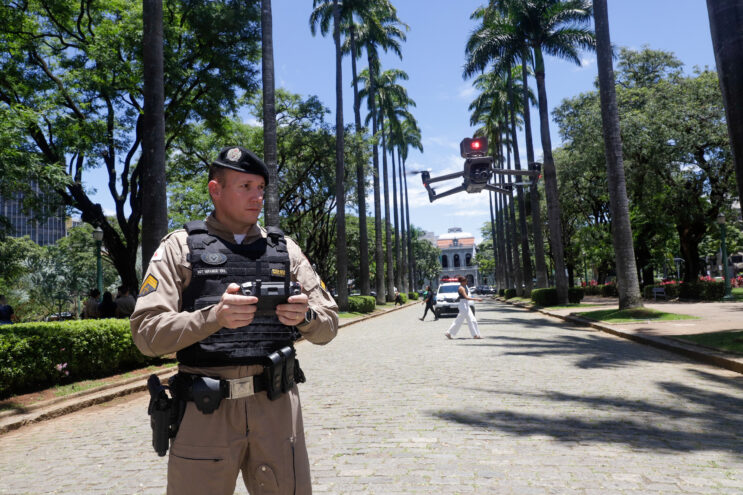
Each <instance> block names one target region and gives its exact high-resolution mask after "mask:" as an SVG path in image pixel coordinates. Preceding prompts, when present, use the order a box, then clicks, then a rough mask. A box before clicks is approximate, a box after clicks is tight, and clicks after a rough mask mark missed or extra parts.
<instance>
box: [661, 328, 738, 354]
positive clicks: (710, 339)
mask: <svg viewBox="0 0 743 495" xmlns="http://www.w3.org/2000/svg"><path fill="white" fill-rule="evenodd" d="M674 338H676V339H681V340H686V341H689V342H692V343H694V344H698V345H703V346H705V347H712V348H713V349H720V350H723V351H728V352H734V353H738V354H743V330H733V331H727V332H714V333H700V334H696V335H674Z"/></svg>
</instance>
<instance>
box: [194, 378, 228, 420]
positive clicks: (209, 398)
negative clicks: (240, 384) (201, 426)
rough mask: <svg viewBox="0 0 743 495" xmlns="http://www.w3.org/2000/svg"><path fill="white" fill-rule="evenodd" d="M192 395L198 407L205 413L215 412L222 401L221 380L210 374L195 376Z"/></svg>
mask: <svg viewBox="0 0 743 495" xmlns="http://www.w3.org/2000/svg"><path fill="white" fill-rule="evenodd" d="M191 397H193V401H194V403H195V404H196V409H198V410H199V411H201V412H202V413H204V414H211V413H213V412H214V411H216V410H217V408H218V407H219V403H220V402H221V401H222V390H221V388H220V386H219V380H217V379H216V378H209V377H208V376H197V377H194V379H193V383H192V384H191Z"/></svg>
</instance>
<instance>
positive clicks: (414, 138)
mask: <svg viewBox="0 0 743 495" xmlns="http://www.w3.org/2000/svg"><path fill="white" fill-rule="evenodd" d="M400 129H401V131H400V140H401V143H402V144H401V145H400V163H401V164H402V180H403V181H404V183H405V186H404V188H405V220H406V223H407V225H406V230H407V233H408V235H407V244H408V246H407V247H408V258H407V259H408V287H409V288H411V289H413V288H414V287H415V279H414V277H413V267H414V266H415V260H414V257H413V243H412V236H411V232H412V231H411V230H410V204H409V201H408V174H407V171H406V169H405V161H406V160H407V159H408V150H409V149H410V148H414V149H417V150H419V151H421V152H423V144H422V143H421V131H420V128H419V127H418V123H417V122H416V121H415V119H414V118H413V117H412V115H411V116H409V117H408V118H406V119H405V120H403V121H402V123H401V125H400Z"/></svg>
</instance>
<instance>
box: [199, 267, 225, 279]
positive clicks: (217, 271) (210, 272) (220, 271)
mask: <svg viewBox="0 0 743 495" xmlns="http://www.w3.org/2000/svg"><path fill="white" fill-rule="evenodd" d="M193 275H194V276H195V277H213V276H215V275H227V268H197V269H195V270H194V271H193Z"/></svg>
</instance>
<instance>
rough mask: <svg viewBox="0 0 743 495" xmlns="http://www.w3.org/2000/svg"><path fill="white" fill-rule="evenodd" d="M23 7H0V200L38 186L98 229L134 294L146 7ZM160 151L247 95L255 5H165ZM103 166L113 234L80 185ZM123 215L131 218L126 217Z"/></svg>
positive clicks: (128, 3)
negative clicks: (189, 128) (9, 193)
mask: <svg viewBox="0 0 743 495" xmlns="http://www.w3.org/2000/svg"><path fill="white" fill-rule="evenodd" d="M80 5H81V4H80V2H75V1H73V0H28V1H10V2H3V3H2V5H0V45H2V46H3V47H4V48H3V56H2V57H0V113H1V114H2V118H0V121H2V122H3V123H2V126H1V127H0V128H1V129H2V131H1V132H0V140H2V141H3V143H2V144H3V146H2V147H0V163H2V167H3V168H4V170H13V173H11V174H0V191H5V190H14V189H15V190H22V187H24V186H23V185H24V184H28V183H30V182H31V179H33V180H34V181H36V182H37V183H38V184H39V185H40V186H41V187H43V189H44V190H47V191H51V192H53V193H55V194H56V195H58V197H59V199H60V202H61V203H62V204H64V205H66V206H69V207H71V208H75V209H77V210H79V211H80V212H81V217H82V220H83V221H84V222H86V223H88V224H91V225H100V226H101V228H102V229H103V232H104V241H103V242H104V245H105V247H106V250H107V252H108V253H109V255H110V256H111V260H112V262H113V263H114V266H115V267H116V270H117V271H118V273H119V274H120V276H121V279H122V280H123V281H124V283H125V284H127V285H129V286H137V285H138V279H137V274H136V259H137V250H138V246H139V242H140V236H139V229H140V220H141V217H142V201H143V197H142V194H143V190H142V180H144V175H143V173H142V172H143V171H142V169H141V168H140V158H141V156H142V155H141V153H140V151H141V144H142V137H143V136H142V133H143V132H144V129H143V113H142V105H143V93H142V79H143V74H142V50H141V46H142V43H141V37H142V4H141V2H140V1H137V0H114V1H110V2H89V3H85V4H84V7H85V8H82V9H81V8H80ZM165 12H166V14H165V30H164V37H165V44H164V67H165V102H166V104H165V115H166V116H167V119H166V123H165V126H166V129H165V135H166V151H168V150H170V149H171V148H170V147H171V145H172V143H173V141H174V140H175V139H176V138H177V137H179V136H180V134H181V132H182V131H183V130H184V129H185V128H186V127H187V126H188V124H189V123H191V122H195V121H199V122H203V123H204V124H205V125H206V126H207V127H209V128H211V129H216V130H219V129H221V125H222V123H223V122H224V116H225V115H229V114H230V113H231V112H234V111H235V110H236V108H235V107H234V106H233V105H234V102H235V101H236V99H237V96H238V93H239V92H243V91H247V92H252V91H254V90H255V88H256V86H257V84H256V74H257V69H256V61H257V60H258V58H259V56H260V51H259V49H258V40H259V30H258V22H257V21H258V15H259V10H258V5H257V4H256V3H255V2H241V1H237V0H225V1H222V2H217V3H215V2H209V1H206V0H194V1H185V0H169V1H166V2H165ZM94 168H103V169H104V170H105V171H106V173H107V176H108V183H107V188H108V191H109V193H110V194H111V197H112V198H113V200H114V208H115V215H114V218H115V220H114V223H115V224H116V226H114V224H112V223H111V220H109V218H107V217H106V216H105V215H104V212H103V208H102V207H101V205H100V204H96V203H95V202H94V201H93V200H92V198H91V195H90V194H91V191H90V190H87V189H86V188H85V185H84V179H85V177H86V175H87V172H88V171H89V170H90V169H94ZM127 210H128V213H127Z"/></svg>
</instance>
